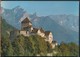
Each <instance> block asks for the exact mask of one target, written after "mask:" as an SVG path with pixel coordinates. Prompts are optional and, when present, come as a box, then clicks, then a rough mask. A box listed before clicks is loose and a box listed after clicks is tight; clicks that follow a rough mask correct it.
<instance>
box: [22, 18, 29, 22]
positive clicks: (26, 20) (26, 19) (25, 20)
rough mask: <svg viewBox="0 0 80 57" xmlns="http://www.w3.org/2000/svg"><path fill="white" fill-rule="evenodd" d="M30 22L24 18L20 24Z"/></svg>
mask: <svg viewBox="0 0 80 57" xmlns="http://www.w3.org/2000/svg"><path fill="white" fill-rule="evenodd" d="M29 22H30V20H29V19H28V18H27V17H26V18H25V19H24V20H23V21H22V22H21V23H29Z"/></svg>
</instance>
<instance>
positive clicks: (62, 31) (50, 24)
mask: <svg viewBox="0 0 80 57" xmlns="http://www.w3.org/2000/svg"><path fill="white" fill-rule="evenodd" d="M35 20H36V19H34V20H31V21H32V23H33V26H34V27H42V28H44V30H49V31H51V32H52V33H53V37H54V39H55V40H57V41H58V43H60V42H61V41H64V42H71V41H72V42H76V43H78V40H79V37H78V36H79V35H78V33H77V32H76V31H73V30H70V29H67V28H65V27H63V26H61V25H59V24H58V23H57V22H55V21H54V20H52V19H51V18H50V17H48V16H47V17H39V18H38V19H37V20H36V21H35Z"/></svg>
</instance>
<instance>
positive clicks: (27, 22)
mask: <svg viewBox="0 0 80 57" xmlns="http://www.w3.org/2000/svg"><path fill="white" fill-rule="evenodd" d="M32 28H33V27H32V23H31V22H30V20H29V19H28V18H27V17H26V18H25V19H24V20H23V21H22V22H21V30H26V31H31V30H32Z"/></svg>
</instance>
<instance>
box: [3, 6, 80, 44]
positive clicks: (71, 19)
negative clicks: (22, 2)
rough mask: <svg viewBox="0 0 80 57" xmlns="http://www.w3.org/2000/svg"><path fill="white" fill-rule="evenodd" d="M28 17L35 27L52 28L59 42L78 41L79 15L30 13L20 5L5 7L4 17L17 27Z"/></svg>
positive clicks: (19, 27)
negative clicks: (40, 14) (11, 7)
mask: <svg viewBox="0 0 80 57" xmlns="http://www.w3.org/2000/svg"><path fill="white" fill-rule="evenodd" d="M26 16H27V17H28V18H29V19H30V20H31V22H32V24H33V26H34V27H42V28H44V30H50V31H51V32H52V33H53V36H54V39H55V40H57V41H58V42H59V43H60V42H61V41H65V42H70V41H73V42H76V43H78V38H79V37H78V36H79V35H78V30H79V29H78V27H79V23H78V20H79V17H78V16H74V15H66V14H63V15H49V16H41V17H39V16H37V14H36V12H35V13H34V14H28V13H27V12H26V11H25V10H24V9H22V8H21V7H20V6H17V7H15V8H13V9H4V8H3V14H2V17H3V18H4V19H5V20H6V22H7V23H8V24H10V25H12V26H13V27H15V28H17V29H21V21H22V20H23V19H24V18H25V17H26Z"/></svg>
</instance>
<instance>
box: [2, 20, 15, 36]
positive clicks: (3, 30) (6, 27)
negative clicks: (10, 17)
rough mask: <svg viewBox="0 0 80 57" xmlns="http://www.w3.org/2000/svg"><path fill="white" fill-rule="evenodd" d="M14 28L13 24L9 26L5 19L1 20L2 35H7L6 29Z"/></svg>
mask: <svg viewBox="0 0 80 57" xmlns="http://www.w3.org/2000/svg"><path fill="white" fill-rule="evenodd" d="M14 29H16V28H14V27H13V26H11V25H10V24H8V23H7V22H6V21H5V19H2V20H1V31H2V36H3V37H4V36H6V35H7V31H11V30H14Z"/></svg>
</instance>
